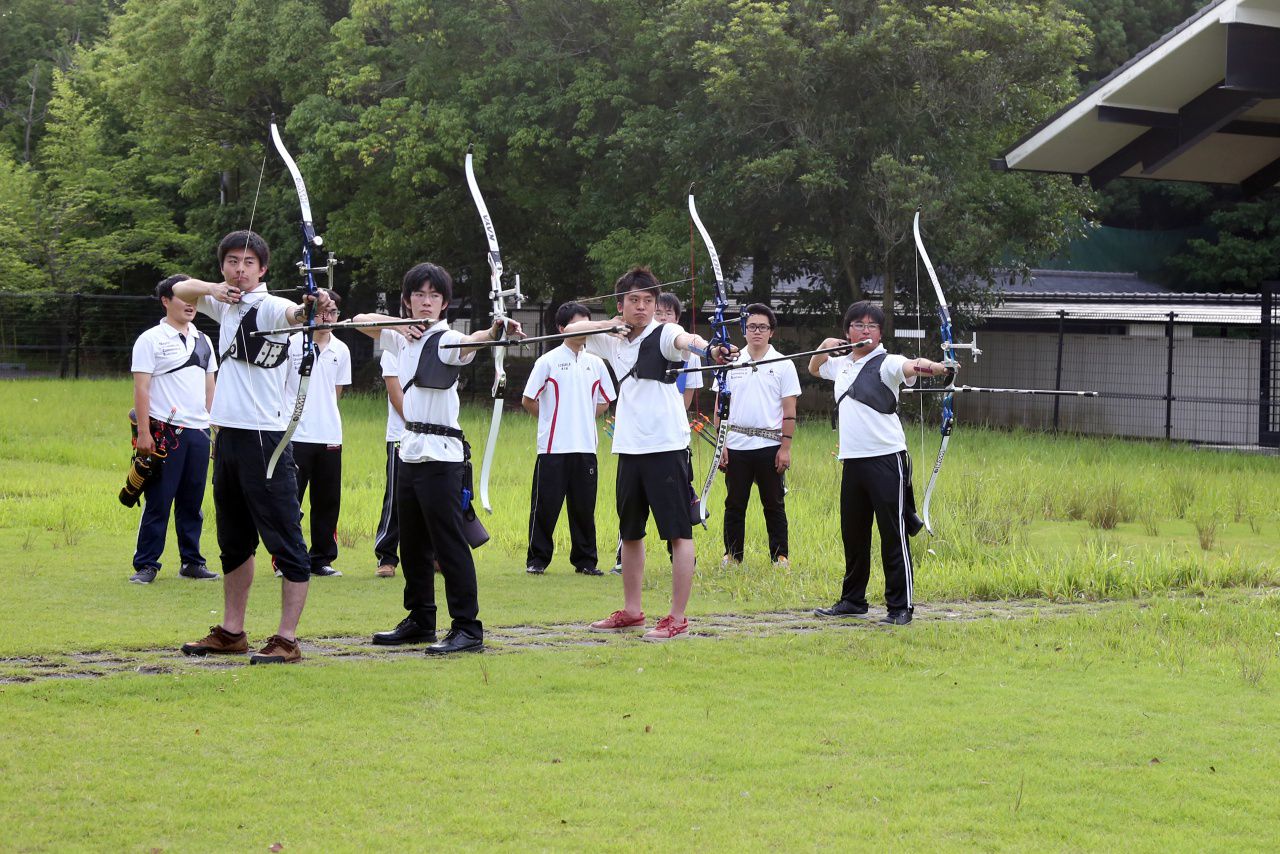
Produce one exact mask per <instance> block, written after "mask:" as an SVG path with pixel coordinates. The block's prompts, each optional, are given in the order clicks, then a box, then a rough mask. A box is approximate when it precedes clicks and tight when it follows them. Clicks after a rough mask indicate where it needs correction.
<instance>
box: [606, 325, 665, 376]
mask: <svg viewBox="0 0 1280 854" xmlns="http://www.w3.org/2000/svg"><path fill="white" fill-rule="evenodd" d="M663 326H666V324H665V323H660V324H658V328H657V329H655V330H653V331H652V332H650V333H649V335H648V336H647V337H646V338H645V339H644V340H643V341H641V342H640V352H639V353H638V354H636V363H635V364H634V365H632V367H631V370H629V371H627V372H626V373H625V374H623V375H622V379H620V380H618V385H619V386H621V385H622V383H623V382H625V381H626V379H627V378H628V377H635V378H636V379H638V380H656V381H658V382H660V383H664V384H666V385H670V384H672V383H674V382H675V381H676V379H677V377H674V376H668V375H667V371H669V370H674V369H677V368H680V367H681V363H680V362H672V361H671V360H669V359H667V357H666V356H663V355H662V327H663Z"/></svg>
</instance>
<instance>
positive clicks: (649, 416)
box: [565, 267, 737, 641]
mask: <svg viewBox="0 0 1280 854" xmlns="http://www.w3.org/2000/svg"><path fill="white" fill-rule="evenodd" d="M658 288H659V284H658V280H657V278H656V277H654V275H653V273H651V272H650V271H649V269H648V268H647V267H637V268H635V269H632V270H630V271H629V272H627V273H626V274H625V275H623V276H622V278H620V279H618V282H617V285H616V286H615V288H614V292H615V294H616V295H617V297H618V300H619V302H620V306H619V308H620V309H621V313H622V322H623V323H625V324H626V325H627V326H629V327H630V331H629V332H623V333H617V334H613V335H594V336H592V337H591V338H590V339H588V343H587V350H588V351H590V352H594V353H595V354H596V355H598V356H600V357H601V358H603V359H605V360H606V361H608V362H609V363H610V364H611V365H612V366H613V371H614V373H615V374H616V375H617V377H618V417H617V422H616V426H615V428H614V433H613V453H615V454H617V455H618V479H617V493H616V494H617V507H618V529H619V531H620V532H621V534H622V587H623V607H622V609H621V610H618V611H614V612H613V613H612V614H610V615H609V616H608V617H606V618H605V619H603V620H598V621H596V622H594V623H592V624H591V630H592V631H596V632H628V631H641V632H643V631H644V630H645V617H644V610H643V609H642V608H641V593H642V589H643V587H644V538H645V526H646V524H647V523H648V521H649V514H650V512H652V513H653V518H654V521H655V522H656V524H657V527H658V536H659V537H661V538H662V539H664V540H669V541H670V542H671V548H672V552H671V611H670V613H668V614H667V616H665V617H663V618H662V619H661V620H659V621H658V624H657V625H656V626H654V628H653V629H652V630H650V631H648V632H646V633H645V635H644V639H645V640H648V641H667V640H673V639H675V638H680V637H686V636H687V635H688V632H689V620H688V618H687V617H686V615H685V609H686V608H687V607H688V604H689V593H690V590H691V589H692V587H693V558H694V549H693V524H692V521H691V515H692V514H693V512H694V508H693V507H692V506H691V504H690V494H689V493H690V490H689V473H688V463H687V460H688V448H689V419H688V418H687V417H686V415H685V409H684V401H683V400H682V399H681V396H680V392H679V391H677V390H676V385H675V376H674V375H670V374H668V371H669V370H671V369H672V368H679V367H680V364H681V363H682V362H683V361H684V360H686V359H688V358H689V351H690V349H698V350H702V351H704V352H709V353H710V354H711V356H712V357H713V358H714V359H715V360H716V361H723V360H724V359H726V358H731V357H732V356H733V355H734V354H735V353H736V352H737V350H736V348H734V347H732V346H724V347H715V348H712V349H708V348H709V345H708V344H707V341H706V339H704V338H702V336H700V335H696V334H694V333H691V332H686V331H684V329H682V328H681V327H680V326H679V324H676V323H659V322H658V321H657V320H656V319H655V318H654V308H655V304H656V300H657V297H656V293H657V291H658ZM614 323H615V321H613V320H597V321H583V322H580V323H574V324H570V326H569V327H568V328H566V329H565V331H566V332H577V333H582V332H588V331H592V330H599V329H604V328H607V327H609V326H612V325H614Z"/></svg>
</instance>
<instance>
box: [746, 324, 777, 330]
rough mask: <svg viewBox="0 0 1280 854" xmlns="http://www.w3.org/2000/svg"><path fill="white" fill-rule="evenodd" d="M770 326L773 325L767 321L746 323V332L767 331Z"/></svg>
mask: <svg viewBox="0 0 1280 854" xmlns="http://www.w3.org/2000/svg"><path fill="white" fill-rule="evenodd" d="M772 328H773V327H772V326H770V325H769V324H767V323H748V324H747V331H748V332H768V331H769V330H770V329H772Z"/></svg>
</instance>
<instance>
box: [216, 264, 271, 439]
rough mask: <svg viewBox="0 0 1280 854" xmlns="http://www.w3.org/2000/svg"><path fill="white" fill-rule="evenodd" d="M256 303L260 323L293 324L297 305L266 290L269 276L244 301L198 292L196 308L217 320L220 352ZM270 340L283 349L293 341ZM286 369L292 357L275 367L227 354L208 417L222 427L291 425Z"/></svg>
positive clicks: (265, 326)
mask: <svg viewBox="0 0 1280 854" xmlns="http://www.w3.org/2000/svg"><path fill="white" fill-rule="evenodd" d="M255 305H256V306H258V328H259V329H281V328H284V327H286V326H291V325H292V322H291V320H290V319H289V316H288V315H289V313H290V312H292V311H293V309H294V304H293V303H291V302H289V301H288V300H287V299H284V298H283V297H278V296H275V295H273V294H269V293H267V285H266V283H265V282H264V283H262V284H260V285H259V286H258V287H257V288H256V289H255V290H253V291H250V292H249V293H247V294H245V295H244V296H243V297H241V299H240V302H238V303H236V304H235V305H229V304H227V303H224V302H218V301H217V300H215V299H214V298H213V297H210V296H203V297H200V300H199V301H198V302H197V303H196V309H197V310H198V311H199V312H200V313H201V314H203V315H205V316H207V317H211V318H213V319H214V320H216V321H217V322H218V350H219V353H225V352H227V348H228V347H229V346H230V345H231V343H232V342H233V341H235V339H236V336H237V335H239V334H240V321H241V320H242V319H243V317H244V315H245V313H246V312H247V311H248V310H249V309H250V308H252V307H253V306H255ZM245 332H246V333H247V332H248V330H245ZM267 340H268V342H269V343H268V344H267V345H266V346H268V347H276V348H279V350H280V351H285V350H286V348H288V346H289V342H288V339H287V338H286V337H285V336H284V335H271V336H268V338H267ZM235 343H236V344H240V343H241V342H239V341H236V342H235ZM246 343H247V342H246ZM288 373H289V360H288V358H285V359H282V360H281V362H280V364H279V366H277V367H275V368H262V367H259V366H258V365H253V364H250V363H249V362H246V361H244V360H243V359H232V358H228V359H227V360H226V362H225V363H224V364H223V365H222V366H221V369H220V370H219V373H218V386H217V388H216V389H215V390H214V394H213V409H212V411H210V413H209V418H210V420H211V421H212V422H213V423H214V424H217V425H218V426H219V427H238V428H240V429H243V430H279V431H281V432H283V431H284V429H285V428H286V427H287V426H288V425H289V411H288V410H289V409H291V408H292V407H291V406H290V404H291V403H292V399H290V400H289V401H286V400H285V392H284V385H285V378H286V375H287V374H288Z"/></svg>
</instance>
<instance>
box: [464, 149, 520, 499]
mask: <svg viewBox="0 0 1280 854" xmlns="http://www.w3.org/2000/svg"><path fill="white" fill-rule="evenodd" d="M466 173H467V187H468V188H469V189H470V190H471V199H472V201H474V202H475V205H476V211H477V212H478V213H479V214H480V223H481V225H482V226H483V227H484V236H485V240H486V241H487V242H488V246H489V256H488V258H489V301H490V304H491V306H492V309H493V321H494V323H495V324H500V326H501V329H500V331H499V332H498V339H497V340H498V341H502V340H503V339H504V338H506V335H507V324H506V320H507V297H514V298H515V306H516V308H519V307H520V304H521V302H522V300H523V295H522V294H521V293H520V278H519V277H518V276H517V277H516V281H515V286H514V287H512V288H510V289H507V290H503V288H502V252H501V250H500V249H499V248H498V233H497V231H496V230H495V229H494V227H493V219H492V218H491V217H490V216H489V207H488V206H487V205H486V204H485V203H484V196H483V195H481V194H480V184H479V183H478V182H477V181H476V172H475V167H474V165H473V163H472V147H471V146H468V147H467V159H466ZM492 352H493V389H492V392H491V396H492V397H493V414H492V415H491V416H490V418H489V439H488V441H487V442H485V446H484V460H483V461H482V462H481V464H480V506H481V507H483V508H484V509H485V512H486V513H492V512H493V507H492V506H491V505H490V503H489V473H490V472H491V471H492V469H493V454H494V451H495V450H496V448H497V446H498V432H499V430H500V429H501V425H502V404H503V394H504V393H505V391H506V386H507V372H506V369H505V367H504V362H505V359H506V348H505V347H494V348H492Z"/></svg>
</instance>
